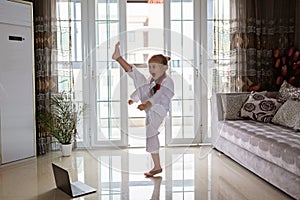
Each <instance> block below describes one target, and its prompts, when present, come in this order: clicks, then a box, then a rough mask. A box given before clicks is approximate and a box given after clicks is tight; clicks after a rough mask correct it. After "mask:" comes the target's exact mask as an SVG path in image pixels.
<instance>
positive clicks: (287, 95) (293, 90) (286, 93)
mask: <svg viewBox="0 0 300 200" xmlns="http://www.w3.org/2000/svg"><path fill="white" fill-rule="evenodd" d="M279 94H280V96H281V97H282V98H284V99H285V100H287V99H294V100H298V101H300V88H297V87H294V86H293V85H291V84H289V83H288V82H287V81H283V83H282V85H281V86H280V89H279Z"/></svg>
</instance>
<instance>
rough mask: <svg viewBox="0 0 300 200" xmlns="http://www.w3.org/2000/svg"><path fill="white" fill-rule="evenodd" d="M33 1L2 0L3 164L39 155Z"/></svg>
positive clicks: (0, 116) (0, 105)
mask: <svg viewBox="0 0 300 200" xmlns="http://www.w3.org/2000/svg"><path fill="white" fill-rule="evenodd" d="M32 20H33V19H32V4H27V3H16V2H9V1H5V0H0V30H1V31H0V44H1V45H0V60H1V62H0V147H1V148H0V151H1V152H0V155H1V157H0V161H1V162H0V164H5V163H10V162H14V161H17V160H22V159H25V158H29V157H33V156H35V154H36V153H35V118H34V117H35V104H34V100H35V97H34V68H33V65H34V63H33V60H34V57H33V52H34V49H33V24H32Z"/></svg>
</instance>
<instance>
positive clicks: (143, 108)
mask: <svg viewBox="0 0 300 200" xmlns="http://www.w3.org/2000/svg"><path fill="white" fill-rule="evenodd" d="M151 106H152V103H151V102H150V101H147V102H146V103H144V104H140V105H138V107H137V108H138V109H139V110H147V109H148V108H150V107H151Z"/></svg>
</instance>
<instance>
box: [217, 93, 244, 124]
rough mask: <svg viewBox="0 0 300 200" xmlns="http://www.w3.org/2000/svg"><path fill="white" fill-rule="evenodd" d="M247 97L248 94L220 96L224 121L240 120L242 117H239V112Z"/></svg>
mask: <svg viewBox="0 0 300 200" xmlns="http://www.w3.org/2000/svg"><path fill="white" fill-rule="evenodd" d="M248 96H249V93H244V94H243V93H238V94H234V93H231V94H223V95H222V96H221V98H222V107H223V111H224V116H223V118H224V119H226V120H236V119H242V117H240V111H241V108H242V106H243V104H244V102H245V101H246V99H247V98H248Z"/></svg>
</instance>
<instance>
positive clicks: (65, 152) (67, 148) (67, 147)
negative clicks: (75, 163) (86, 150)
mask: <svg viewBox="0 0 300 200" xmlns="http://www.w3.org/2000/svg"><path fill="white" fill-rule="evenodd" d="M61 152H62V156H70V155H71V152H72V144H61Z"/></svg>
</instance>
